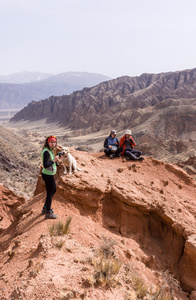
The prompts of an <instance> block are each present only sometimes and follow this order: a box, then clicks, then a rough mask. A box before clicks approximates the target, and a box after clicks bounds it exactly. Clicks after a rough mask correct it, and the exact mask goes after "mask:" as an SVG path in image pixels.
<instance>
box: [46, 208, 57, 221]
mask: <svg viewBox="0 0 196 300" xmlns="http://www.w3.org/2000/svg"><path fill="white" fill-rule="evenodd" d="M45 219H57V215H55V214H54V211H53V210H52V209H51V210H50V211H49V212H48V211H47V212H46V214H45Z"/></svg>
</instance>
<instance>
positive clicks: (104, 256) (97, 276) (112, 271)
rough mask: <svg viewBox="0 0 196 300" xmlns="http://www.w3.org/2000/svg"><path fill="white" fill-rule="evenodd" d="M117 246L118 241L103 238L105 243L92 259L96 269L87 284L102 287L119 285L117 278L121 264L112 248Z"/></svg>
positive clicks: (87, 279)
mask: <svg viewBox="0 0 196 300" xmlns="http://www.w3.org/2000/svg"><path fill="white" fill-rule="evenodd" d="M115 244H117V243H116V241H114V240H112V239H110V238H106V237H103V243H102V245H101V246H100V248H99V249H98V250H97V253H96V254H95V255H94V257H93V258H92V265H93V267H94V273H93V276H90V275H89V276H88V277H87V278H86V280H85V284H88V285H94V284H101V285H102V286H107V285H108V286H111V285H112V286H115V285H116V284H117V280H116V276H117V275H118V273H119V270H120V267H121V262H120V261H119V260H118V259H117V258H115V257H114V254H113V252H112V251H111V248H112V247H113V246H114V245H115Z"/></svg>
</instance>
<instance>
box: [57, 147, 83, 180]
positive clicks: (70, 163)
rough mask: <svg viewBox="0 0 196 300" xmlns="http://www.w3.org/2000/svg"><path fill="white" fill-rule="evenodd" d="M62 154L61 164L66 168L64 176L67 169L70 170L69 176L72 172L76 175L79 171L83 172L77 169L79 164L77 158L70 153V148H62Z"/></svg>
mask: <svg viewBox="0 0 196 300" xmlns="http://www.w3.org/2000/svg"><path fill="white" fill-rule="evenodd" d="M60 154H61V162H62V165H63V167H64V172H63V174H67V169H69V172H68V174H69V175H71V174H72V170H73V173H76V172H77V171H82V169H79V168H78V167H77V162H76V160H75V158H74V157H73V156H72V155H71V153H69V148H68V147H61V150H60Z"/></svg>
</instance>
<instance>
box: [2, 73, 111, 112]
mask: <svg viewBox="0 0 196 300" xmlns="http://www.w3.org/2000/svg"><path fill="white" fill-rule="evenodd" d="M109 79H111V78H110V77H108V76H104V75H101V74H95V73H87V72H65V73H61V74H58V75H51V74H46V73H40V72H21V73H15V74H12V75H9V76H0V109H10V108H12V109H13V108H14V109H16V108H18V109H21V108H23V107H24V106H26V105H27V104H28V103H30V102H31V101H38V100H42V99H45V98H48V97H50V96H52V95H53V96H58V95H68V94H70V93H72V92H73V91H77V90H81V89H82V88H84V87H92V86H94V85H96V84H98V83H100V82H102V81H106V80H109Z"/></svg>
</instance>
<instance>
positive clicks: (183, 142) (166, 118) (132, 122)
mask: <svg viewBox="0 0 196 300" xmlns="http://www.w3.org/2000/svg"><path fill="white" fill-rule="evenodd" d="M195 95H196V69H192V70H185V71H181V72H169V73H161V74H142V75H141V76H139V77H128V76H124V77H120V78H117V79H113V80H109V81H105V82H102V83H100V84H98V85H96V86H94V87H92V88H84V89H83V90H81V91H76V92H74V93H72V94H70V95H66V96H59V97H54V96H51V97H50V98H48V99H46V100H41V101H38V102H31V103H29V104H28V106H27V107H25V108H23V109H22V110H21V111H20V112H18V113H17V114H16V115H15V116H14V117H13V118H12V119H11V120H10V121H11V122H10V124H9V125H8V126H11V127H12V126H14V127H19V128H21V127H22V126H23V127H26V126H27V128H31V129H32V130H42V132H44V130H45V131H46V130H48V127H49V124H51V126H52V128H53V130H55V131H56V132H57V135H58V136H59V137H61V140H62V141H61V142H64V143H66V144H67V143H69V144H70V145H72V146H75V147H78V146H79V147H81V146H83V147H87V146H88V147H90V148H91V149H93V151H100V150H102V147H103V141H104V139H105V137H106V136H107V135H108V133H109V132H110V130H111V129H112V128H115V129H116V130H117V137H118V138H120V137H121V136H122V135H123V134H124V132H125V130H126V129H127V128H131V129H132V132H133V136H134V138H135V140H136V143H137V147H139V148H140V150H142V151H143V152H144V154H145V155H152V156H153V157H155V158H157V159H161V160H164V161H168V162H169V161H173V162H175V163H178V162H179V163H180V164H181V165H182V166H184V168H186V170H187V172H189V174H191V175H195V174H196V168H195V163H194V164H192V165H191V164H188V163H186V161H188V159H189V158H191V161H193V162H194V161H195V158H196V150H195V149H196V97H195ZM40 122H45V125H42V126H41V129H40V128H39V126H38V123H40Z"/></svg>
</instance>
